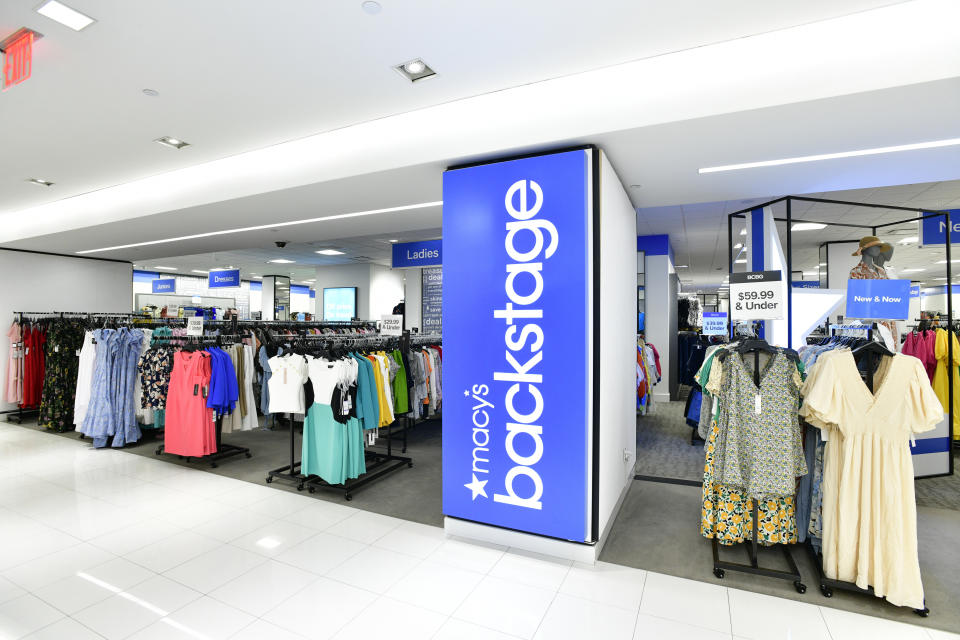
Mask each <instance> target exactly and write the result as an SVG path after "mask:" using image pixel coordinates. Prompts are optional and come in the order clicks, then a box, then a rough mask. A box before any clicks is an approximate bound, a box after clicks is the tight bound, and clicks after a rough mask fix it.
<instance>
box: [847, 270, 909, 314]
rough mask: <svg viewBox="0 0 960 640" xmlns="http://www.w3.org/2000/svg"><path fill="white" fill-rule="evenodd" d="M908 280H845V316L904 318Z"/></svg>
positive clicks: (906, 306) (907, 297) (907, 302)
mask: <svg viewBox="0 0 960 640" xmlns="http://www.w3.org/2000/svg"><path fill="white" fill-rule="evenodd" d="M909 316H910V281H909V280H847V313H846V317H847V318H861V319H864V318H866V319H870V320H906V319H907V318H908V317H909Z"/></svg>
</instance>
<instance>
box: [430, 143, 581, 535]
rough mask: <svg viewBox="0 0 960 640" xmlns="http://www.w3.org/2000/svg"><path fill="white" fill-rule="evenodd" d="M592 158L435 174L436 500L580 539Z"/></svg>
mask: <svg viewBox="0 0 960 640" xmlns="http://www.w3.org/2000/svg"><path fill="white" fill-rule="evenodd" d="M589 166H590V163H589V156H588V154H587V152H586V151H583V150H577V151H569V152H563V153H556V154H551V155H543V156H536V157H530V158H522V159H516V160H508V161H503V162H497V163H491V164H485V165H480V166H474V167H468V168H463V169H455V170H450V171H447V172H446V173H444V177H443V200H444V206H443V253H444V256H445V257H444V263H443V271H444V278H445V279H446V286H445V287H444V289H445V290H444V292H443V325H444V326H443V333H444V335H443V339H444V344H443V347H444V359H443V360H444V363H443V364H444V366H443V386H444V396H445V397H444V422H443V512H444V514H445V515H447V516H453V517H457V518H463V519H466V520H471V521H475V522H480V523H486V524H492V525H497V526H501V527H507V528H510V529H514V530H518V531H523V532H529V533H535V534H541V535H546V536H552V537H556V538H562V539H565V540H574V541H579V542H583V541H585V540H587V538H588V537H589V535H590V533H589V522H588V513H589V511H590V508H589V497H588V496H589V488H590V486H591V485H590V481H589V478H588V476H589V475H590V466H589V464H588V458H589V441H590V436H591V433H592V431H591V419H592V418H591V416H592V413H591V405H590V376H589V373H588V371H589V361H588V345H589V344H590V339H591V336H590V332H589V327H590V325H589V322H588V317H589V310H590V278H589V274H590V265H591V244H590V237H591V233H590V232H591V226H592V225H591V214H590V208H589V193H590V192H589V172H588V168H589Z"/></svg>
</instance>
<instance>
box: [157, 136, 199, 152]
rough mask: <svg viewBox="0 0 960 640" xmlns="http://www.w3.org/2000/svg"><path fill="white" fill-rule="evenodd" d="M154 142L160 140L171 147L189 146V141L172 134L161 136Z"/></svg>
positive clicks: (181, 147)
mask: <svg viewBox="0 0 960 640" xmlns="http://www.w3.org/2000/svg"><path fill="white" fill-rule="evenodd" d="M154 142H159V143H160V144H162V145H163V146H165V147H170V148H171V149H183V148H184V147H189V146H190V143H189V142H184V141H183V140H181V139H180V138H173V137H170V136H160V137H159V138H157V139H156V140H154Z"/></svg>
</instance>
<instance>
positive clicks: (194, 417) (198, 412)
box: [163, 351, 217, 457]
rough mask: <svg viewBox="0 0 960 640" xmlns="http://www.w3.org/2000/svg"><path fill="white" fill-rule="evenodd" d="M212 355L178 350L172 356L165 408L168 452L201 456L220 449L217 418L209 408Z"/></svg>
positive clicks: (165, 447)
mask: <svg viewBox="0 0 960 640" xmlns="http://www.w3.org/2000/svg"><path fill="white" fill-rule="evenodd" d="M210 378H211V359H210V355H209V354H207V353H205V352H203V351H194V352H189V351H178V352H176V353H175V354H174V356H173V369H172V370H171V372H170V384H169V393H168V395H167V402H166V410H165V412H164V413H165V418H164V420H165V423H166V424H165V430H164V438H163V448H164V451H166V452H167V453H173V454H177V455H181V456H191V457H201V456H205V455H209V454H211V453H215V452H216V450H217V433H216V420H215V418H214V415H213V409H210V408H208V407H207V396H209V392H210V391H209V388H210Z"/></svg>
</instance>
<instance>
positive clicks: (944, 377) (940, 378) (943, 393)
mask: <svg viewBox="0 0 960 640" xmlns="http://www.w3.org/2000/svg"><path fill="white" fill-rule="evenodd" d="M936 334H937V337H936V346H935V355H936V358H937V369H936V371H935V372H934V374H933V390H934V392H935V393H936V394H937V398H938V399H939V400H940V404H941V405H942V406H943V412H944V413H947V411H948V409H947V407H949V406H950V379H949V377H948V376H951V375H952V376H953V423H954V424H955V425H960V422H958V420H960V373H958V372H957V366H958V365H960V342H957V336H956V335H955V334H954V333H953V332H952V331H947V330H945V329H937V331H936ZM947 340H952V341H953V362H952V363H948V362H947V358H948V357H949V351H948V343H947ZM948 371H949V372H950V373H947V372H948ZM953 439H954V440H960V429H956V428H955V429H954V432H953Z"/></svg>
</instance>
